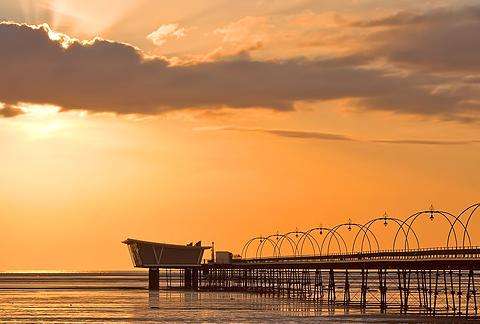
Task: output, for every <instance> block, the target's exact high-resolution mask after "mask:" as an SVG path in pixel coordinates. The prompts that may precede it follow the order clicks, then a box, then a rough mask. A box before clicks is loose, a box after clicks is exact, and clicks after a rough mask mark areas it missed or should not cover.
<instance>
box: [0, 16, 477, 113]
mask: <svg viewBox="0 0 480 324" xmlns="http://www.w3.org/2000/svg"><path fill="white" fill-rule="evenodd" d="M469 10H470V11H469ZM469 10H467V9H464V10H460V9H458V10H456V11H452V12H443V11H441V10H440V11H436V12H434V13H423V14H410V13H403V14H397V15H394V16H389V17H385V18H383V19H381V20H376V21H366V22H357V23H355V24H354V28H360V29H374V31H373V32H371V34H370V35H373V36H372V37H375V44H376V46H375V48H374V50H371V51H364V52H362V53H359V52H354V53H351V54H350V55H348V56H343V57H333V58H328V59H327V58H322V59H320V58H316V59H315V58H313V59H305V58H292V59H285V60H269V61H268V60H266V61H258V60H252V59H250V58H249V57H248V56H241V57H238V58H236V59H229V60H216V61H210V62H202V61H198V62H189V63H188V64H178V62H176V63H175V64H173V63H172V61H170V60H169V59H167V58H161V57H149V56H147V55H145V53H143V52H142V51H141V50H140V49H138V48H135V47H133V46H131V45H128V44H125V43H120V42H115V41H109V40H104V39H99V38H96V39H94V40H91V41H79V40H75V39H71V38H69V37H68V36H65V35H59V34H56V33H54V32H53V31H52V30H50V28H49V27H48V26H47V25H41V26H29V25H20V24H15V23H0V47H1V48H2V52H1V54H0V66H2V77H1V78H0V102H3V103H5V104H7V105H9V106H14V105H16V104H18V103H20V102H28V103H36V104H51V105H57V106H60V107H62V108H63V109H66V110H68V109H84V110H89V111H92V112H114V113H119V114H130V113H137V114H158V113H162V112H167V111H172V110H178V109H205V108H208V109H216V108H222V107H230V108H238V109H248V108H268V109H273V110H277V111H289V110H293V109H294V108H295V104H296V103H297V102H302V101H303V102H315V101H327V100H345V101H346V102H347V104H348V105H349V106H350V107H351V108H354V109H359V110H367V111H368V110H383V111H390V112H394V113H407V114H416V115H423V116H434V117H436V118H441V119H453V120H458V121H463V122H469V121H473V120H477V119H478V117H479V111H480V84H479V83H478V82H472V80H476V79H478V75H475V74H474V75H472V73H471V71H475V70H476V69H477V67H479V68H480V56H479V55H477V54H478V53H479V52H480V48H477V46H479V45H478V44H479V42H478V41H476V39H477V36H476V35H478V34H480V20H479V18H478V15H476V14H474V13H475V12H476V11H475V12H472V11H471V9H469ZM476 10H477V9H476ZM479 11H480V10H479ZM418 26H421V27H418ZM378 28H380V30H377V29H378ZM172 30H173V33H175V30H177V31H178V28H177V27H175V29H172ZM172 30H169V32H168V33H167V34H169V35H170V34H171V32H172ZM157 32H158V31H157ZM158 34H161V35H157V36H159V38H158V40H161V39H163V38H162V37H163V36H162V35H163V34H164V33H163V32H160V33H158ZM160 36H162V37H160ZM152 37H153V36H152ZM381 59H387V60H388V61H389V62H390V63H391V64H398V68H399V69H391V68H386V67H385V66H384V65H381V64H378V60H381ZM467 68H468V69H469V70H468V71H470V72H469V73H466V72H465V71H466V69H467ZM444 71H446V72H444ZM452 71H453V72H452ZM439 72H442V73H439ZM4 114H6V113H4Z"/></svg>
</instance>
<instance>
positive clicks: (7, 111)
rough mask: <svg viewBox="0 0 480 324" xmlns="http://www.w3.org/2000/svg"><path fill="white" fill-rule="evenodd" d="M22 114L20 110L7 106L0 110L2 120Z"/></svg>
mask: <svg viewBox="0 0 480 324" xmlns="http://www.w3.org/2000/svg"><path fill="white" fill-rule="evenodd" d="M22 114H23V111H22V110H21V109H20V108H16V107H12V106H9V105H7V106H5V107H3V108H0V117H3V118H12V117H16V116H18V115H22Z"/></svg>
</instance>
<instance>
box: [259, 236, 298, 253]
mask: <svg viewBox="0 0 480 324" xmlns="http://www.w3.org/2000/svg"><path fill="white" fill-rule="evenodd" d="M283 237H284V235H283V234H278V233H277V234H272V235H269V236H267V237H266V239H270V238H276V239H277V242H276V243H275V246H274V248H273V257H276V256H280V250H279V249H278V242H279V240H282V239H283ZM286 238H287V239H288V242H289V243H290V247H291V248H292V251H293V253H295V250H296V244H295V241H294V240H293V239H292V238H290V237H286ZM272 241H273V239H272ZM265 242H266V241H263V242H262V243H260V244H261V245H262V247H261V248H260V257H262V256H263V253H262V252H263V246H264V245H265Z"/></svg>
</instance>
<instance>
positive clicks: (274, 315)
mask: <svg viewBox="0 0 480 324" xmlns="http://www.w3.org/2000/svg"><path fill="white" fill-rule="evenodd" d="M147 284H148V277H147V273H146V272H143V271H130V272H76V273H71V272H70V273H67V272H57V273H47V272H31V273H0V322H2V323H4V322H21V323H32V322H43V323H44V322H71V323H79V322H97V323H104V322H134V323H145V322H147V323H148V322H204V323H211V322H222V323H238V322H257V323H258V322H267V321H273V322H305V323H311V322H323V321H331V322H338V323H345V322H359V323H363V322H378V323H385V322H391V323H393V322H395V323H402V322H412V323H413V322H414V323H418V322H425V321H428V318H418V317H417V318H415V317H403V316H402V317H399V316H396V315H381V314H378V313H375V312H372V313H366V314H365V313H362V312H361V311H360V310H354V309H350V310H345V309H343V308H340V309H324V308H322V307H319V306H318V305H316V304H312V303H302V302H299V301H294V300H288V299H282V298H271V297H263V296H259V295H255V294H247V293H227V292H191V291H171V290H168V291H165V290H161V291H159V292H156V293H152V292H149V291H148V290H147V289H146V287H147Z"/></svg>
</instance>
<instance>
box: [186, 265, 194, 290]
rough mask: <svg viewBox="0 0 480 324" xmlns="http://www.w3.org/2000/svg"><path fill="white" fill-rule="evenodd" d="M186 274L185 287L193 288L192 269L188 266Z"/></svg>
mask: <svg viewBox="0 0 480 324" xmlns="http://www.w3.org/2000/svg"><path fill="white" fill-rule="evenodd" d="M184 274H185V275H184V282H185V288H187V289H189V288H192V269H188V268H186V269H185V272H184Z"/></svg>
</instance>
